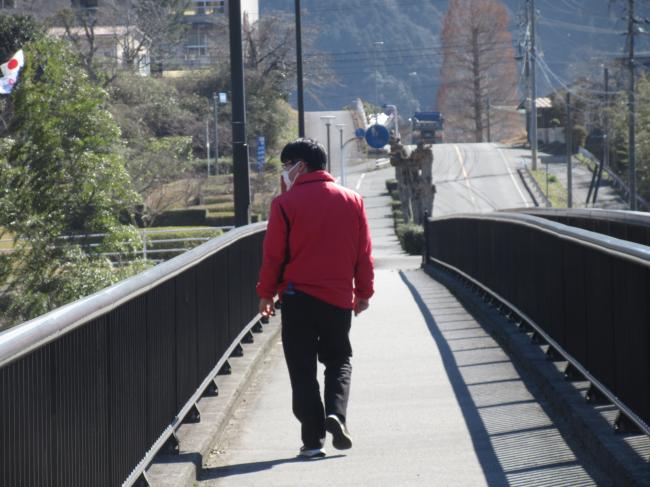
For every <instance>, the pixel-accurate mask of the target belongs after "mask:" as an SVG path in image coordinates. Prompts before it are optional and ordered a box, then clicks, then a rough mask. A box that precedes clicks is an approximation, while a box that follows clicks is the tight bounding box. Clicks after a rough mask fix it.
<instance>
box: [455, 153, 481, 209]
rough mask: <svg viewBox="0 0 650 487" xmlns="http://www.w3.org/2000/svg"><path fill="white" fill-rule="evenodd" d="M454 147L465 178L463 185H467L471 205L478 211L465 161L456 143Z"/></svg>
mask: <svg viewBox="0 0 650 487" xmlns="http://www.w3.org/2000/svg"><path fill="white" fill-rule="evenodd" d="M454 149H456V154H458V162H459V163H460V168H461V170H462V171H463V177H464V178H465V185H466V186H467V190H468V191H469V197H470V198H471V200H472V205H473V206H474V209H475V210H477V211H478V205H477V204H476V199H475V198H474V190H473V189H472V185H471V184H470V182H469V174H468V173H467V169H466V168H465V161H464V159H463V154H462V153H461V152H460V149H459V148H458V146H457V145H454Z"/></svg>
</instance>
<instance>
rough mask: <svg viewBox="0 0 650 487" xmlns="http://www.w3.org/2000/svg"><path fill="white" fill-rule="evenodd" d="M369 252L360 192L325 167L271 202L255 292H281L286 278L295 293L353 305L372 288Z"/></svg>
mask: <svg viewBox="0 0 650 487" xmlns="http://www.w3.org/2000/svg"><path fill="white" fill-rule="evenodd" d="M371 250H372V249H371V243H370V232H369V230H368V220H367V218H366V211H365V209H364V206H363V200H362V199H361V196H359V195H358V194H357V193H355V192H354V191H351V190H349V189H347V188H344V187H342V186H339V185H337V184H335V183H334V178H332V176H331V175H330V174H328V173H327V172H326V171H315V172H311V173H306V174H303V175H301V176H299V177H298V178H297V180H296V181H295V183H294V184H293V186H292V187H291V189H290V190H289V191H287V192H286V193H283V194H281V195H280V196H278V197H277V198H275V199H274V200H273V202H272V203H271V215H270V217H269V223H268V229H267V232H266V237H265V238H264V258H263V261H262V268H261V269H260V277H259V282H258V283H257V294H258V295H259V296H260V298H267V299H271V298H273V296H274V295H275V294H276V293H278V294H279V295H280V296H282V292H283V291H284V289H285V288H286V287H287V284H288V283H289V282H291V283H292V284H293V286H294V288H295V289H296V290H298V291H301V292H304V293H305V294H308V295H310V296H313V297H315V298H317V299H320V300H321V301H325V302H326V303H329V304H332V305H334V306H338V307H339V308H345V309H352V307H353V296H354V294H356V295H357V296H359V297H360V298H364V299H369V298H370V297H371V296H372V294H373V292H374V290H373V279H374V273H373V261H372V256H371ZM285 261H286V263H285ZM283 268H284V271H283ZM353 280H354V287H353Z"/></svg>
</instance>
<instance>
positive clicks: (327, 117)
mask: <svg viewBox="0 0 650 487" xmlns="http://www.w3.org/2000/svg"><path fill="white" fill-rule="evenodd" d="M335 118H336V117H335V116H334V115H323V116H322V117H320V119H321V120H322V121H324V122H325V127H326V128H327V172H328V173H330V174H332V157H331V154H332V153H331V151H330V127H331V126H332V120H334V119H335Z"/></svg>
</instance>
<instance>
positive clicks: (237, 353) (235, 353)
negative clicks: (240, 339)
mask: <svg viewBox="0 0 650 487" xmlns="http://www.w3.org/2000/svg"><path fill="white" fill-rule="evenodd" d="M230 356H231V357H243V356H244V349H243V348H242V346H241V345H240V344H239V343H238V344H237V346H236V347H235V348H233V350H232V352H231V353H230Z"/></svg>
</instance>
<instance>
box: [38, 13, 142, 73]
mask: <svg viewBox="0 0 650 487" xmlns="http://www.w3.org/2000/svg"><path fill="white" fill-rule="evenodd" d="M48 34H49V35H51V36H54V37H61V38H63V37H76V38H83V37H84V36H86V35H87V34H86V30H85V28H84V27H72V28H70V29H69V30H68V29H66V28H64V27H53V28H51V29H49V30H48ZM92 35H93V36H94V42H95V46H96V49H97V51H96V55H97V57H98V58H100V59H101V60H103V61H105V62H108V63H111V64H113V65H114V66H115V67H117V68H121V69H133V71H135V72H137V73H138V74H140V75H142V76H148V75H149V74H150V73H151V70H150V64H151V62H150V59H149V43H148V41H147V38H146V37H145V35H144V34H143V33H142V31H140V29H138V28H137V27H134V26H129V27H126V26H101V25H96V26H93V27H92Z"/></svg>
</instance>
